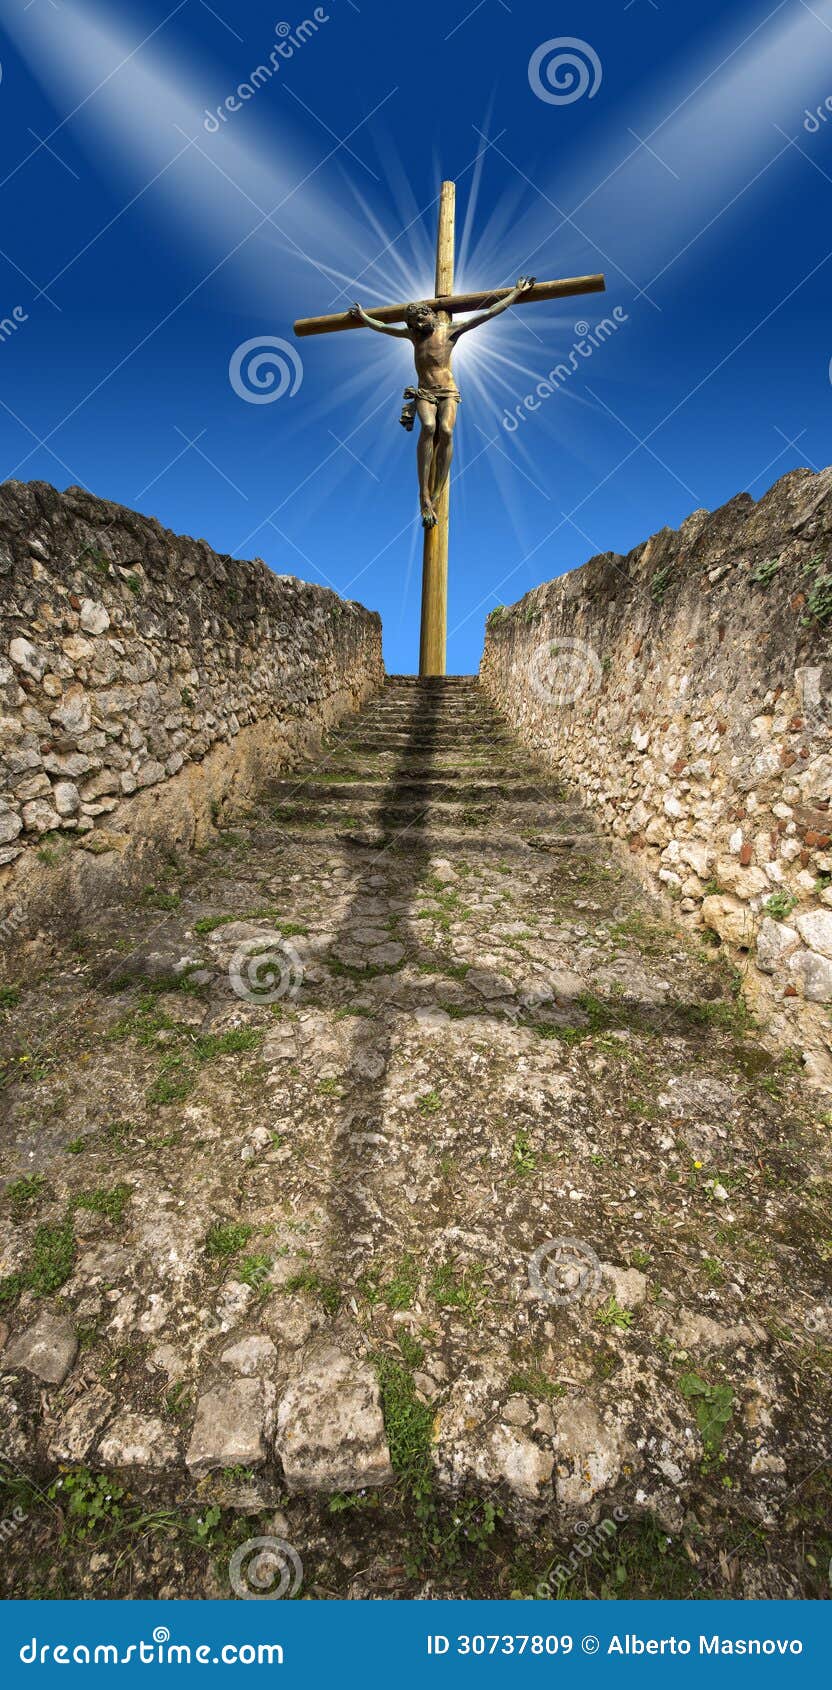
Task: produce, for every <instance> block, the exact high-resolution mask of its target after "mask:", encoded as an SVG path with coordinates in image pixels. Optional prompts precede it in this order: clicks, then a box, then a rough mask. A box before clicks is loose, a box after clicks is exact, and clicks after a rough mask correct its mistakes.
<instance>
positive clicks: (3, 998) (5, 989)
mask: <svg viewBox="0 0 832 1690" xmlns="http://www.w3.org/2000/svg"><path fill="white" fill-rule="evenodd" d="M19 1002H20V987H19V986H0V1009H16V1008H17V1006H18V1004H19Z"/></svg>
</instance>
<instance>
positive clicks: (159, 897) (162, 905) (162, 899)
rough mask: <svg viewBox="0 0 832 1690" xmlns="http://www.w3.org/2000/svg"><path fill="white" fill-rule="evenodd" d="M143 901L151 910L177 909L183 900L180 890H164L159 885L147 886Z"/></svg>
mask: <svg viewBox="0 0 832 1690" xmlns="http://www.w3.org/2000/svg"><path fill="white" fill-rule="evenodd" d="M141 901H142V903H143V904H144V906H145V908H146V909H149V910H175V909H178V908H179V905H180V903H181V901H182V900H181V898H180V896H179V893H178V892H164V891H163V890H162V889H161V887H159V886H146V887H145V889H144V891H143V893H142V897H141Z"/></svg>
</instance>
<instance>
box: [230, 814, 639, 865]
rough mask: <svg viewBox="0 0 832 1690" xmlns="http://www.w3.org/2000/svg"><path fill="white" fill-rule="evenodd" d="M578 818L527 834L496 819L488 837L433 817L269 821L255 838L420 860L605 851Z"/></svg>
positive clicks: (273, 844)
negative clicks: (576, 823) (567, 825)
mask: <svg viewBox="0 0 832 1690" xmlns="http://www.w3.org/2000/svg"><path fill="white" fill-rule="evenodd" d="M580 819H581V822H582V823H583V824H584V826H583V828H580V827H573V828H571V829H569V830H566V829H564V831H563V832H559V831H558V830H556V829H553V828H547V827H543V826H541V827H537V828H534V829H531V828H530V829H529V830H528V833H527V835H525V834H524V833H523V832H522V830H520V829H519V828H518V829H514V828H510V827H509V828H506V824H505V819H504V818H501V826H500V830H499V831H496V830H495V828H494V827H493V826H491V827H490V828H489V830H488V832H487V833H486V832H484V831H483V830H482V829H480V828H476V827H469V828H459V827H456V828H455V827H454V826H453V824H452V823H449V824H447V825H440V824H439V820H438V818H435V817H433V818H431V819H430V825H427V824H426V823H425V822H424V821H422V820H420V821H419V822H417V823H414V822H409V823H406V824H403V823H398V822H397V823H396V825H395V826H392V827H391V826H384V825H370V824H369V823H365V824H363V825H361V824H358V825H356V826H355V827H349V828H348V827H344V825H343V823H342V824H341V826H340V827H339V826H337V825H328V826H327V827H325V828H324V827H311V826H309V825H306V826H304V825H303V823H302V822H296V821H292V822H280V823H279V824H277V823H273V824H272V827H271V829H268V828H264V829H263V830H262V833H261V834H260V835H259V838H260V840H261V842H262V844H263V848H264V849H274V850H277V849H278V848H279V844H280V840H281V839H303V840H304V841H307V842H308V843H309V845H310V847H318V846H320V847H321V848H322V849H323V850H325V851H330V850H331V849H332V846H333V845H335V844H337V845H338V846H340V847H344V846H347V847H350V848H355V849H356V850H359V849H360V850H363V849H367V850H378V851H382V852H387V851H390V850H400V851H406V852H407V851H412V852H413V853H414V854H415V855H416V856H417V857H418V858H419V859H420V860H421V859H423V858H425V857H443V856H452V855H454V854H459V855H461V856H470V854H471V852H472V851H473V850H476V852H477V854H478V855H481V854H482V853H485V854H486V855H488V856H489V857H491V856H496V857H498V858H499V857H508V856H510V855H512V854H515V855H527V854H528V853H529V852H534V851H554V852H558V851H568V850H573V849H575V848H578V847H580V848H581V850H582V851H587V850H590V849H592V847H595V848H599V847H600V848H601V849H608V848H607V847H606V845H605V841H604V838H603V835H601V834H599V833H596V832H593V831H590V830H589V829H588V828H587V827H586V817H584V816H582V817H581V818H580Z"/></svg>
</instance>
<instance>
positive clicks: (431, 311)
mask: <svg viewBox="0 0 832 1690" xmlns="http://www.w3.org/2000/svg"><path fill="white" fill-rule="evenodd" d="M455 197H456V189H455V184H454V183H453V182H443V183H442V191H441V194H440V197H439V231H438V235H437V241H436V280H435V283H434V286H435V289H436V295H435V297H434V298H433V299H422V300H419V301H417V302H416V303H411V304H405V305H382V306H379V307H378V308H376V309H374V310H373V311H372V313H370V312H367V311H365V310H364V309H363V307H362V306H361V305H354V306H353V307H352V309H351V310H350V311H344V312H339V313H338V314H336V315H335V316H329V317H299V318H298V321H297V322H296V323H295V334H296V335H299V336H304V335H314V334H336V333H338V332H340V331H341V330H343V329H360V328H369V329H375V330H377V331H378V332H380V333H382V334H389V335H393V336H394V337H395V338H396V339H400V340H409V341H410V342H411V344H412V346H413V349H414V356H415V363H416V376H417V383H418V385H417V386H416V387H406V388H405V392H404V397H405V401H406V402H405V406H404V410H403V412H402V416H401V419H400V420H401V422H402V423H403V424H404V426H405V428H407V429H411V428H412V427H413V424H414V421H415V420H416V418H417V417H418V420H419V424H420V434H419V442H418V447H417V462H418V468H419V506H420V510H421V515H422V524H423V526H424V531H425V532H424V548H423V556H422V627H421V636H420V641H419V674H420V675H424V676H427V675H444V674H445V672H446V658H445V648H446V643H447V626H448V524H449V505H450V497H449V494H450V481H449V471H450V466H451V456H452V453H453V431H454V424H455V422H456V413H457V405H458V404H459V398H460V396H459V393H458V391H457V387H456V382H455V381H454V378H453V375H452V374H451V355H452V353H453V349H454V346H455V344H456V342H457V340H458V339H459V337H460V335H462V334H466V333H467V332H468V330H469V329H474V328H478V327H479V325H480V324H481V323H485V322H488V321H490V320H491V318H492V317H496V316H498V315H499V314H500V312H501V311H506V310H507V309H508V308H509V306H512V305H531V304H533V303H535V302H536V301H538V300H544V299H566V298H569V297H570V296H571V295H574V294H580V293H603V291H604V288H605V285H606V284H605V281H604V277H603V276H570V277H568V278H566V279H565V280H561V281H555V282H538V281H535V279H534V277H529V276H521V277H520V280H519V281H518V283H517V285H516V287H513V288H495V289H493V290H492V292H491V293H465V294H455V293H454V204H455ZM468 311H473V312H475V313H477V315H475V316H473V317H469V318H467V319H466V320H464V321H463V322H461V323H457V324H455V323H454V316H455V314H457V315H458V314H459V313H462V312H468ZM398 323H402V324H404V327H403V328H397V327H394V326H393V325H395V324H398Z"/></svg>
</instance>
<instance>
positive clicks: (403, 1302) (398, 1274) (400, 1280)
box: [383, 1256, 419, 1310]
mask: <svg viewBox="0 0 832 1690" xmlns="http://www.w3.org/2000/svg"><path fill="white" fill-rule="evenodd" d="M418 1289H419V1269H418V1265H417V1263H416V1261H415V1259H414V1257H413V1256H402V1259H401V1261H400V1262H399V1264H398V1266H397V1267H396V1269H395V1272H394V1274H393V1278H392V1279H390V1280H388V1282H387V1284H386V1285H385V1287H384V1291H383V1297H384V1301H385V1303H386V1304H387V1307H388V1309H394V1310H395V1309H409V1308H411V1307H412V1305H413V1299H414V1297H415V1296H416V1293H417V1291H418Z"/></svg>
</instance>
